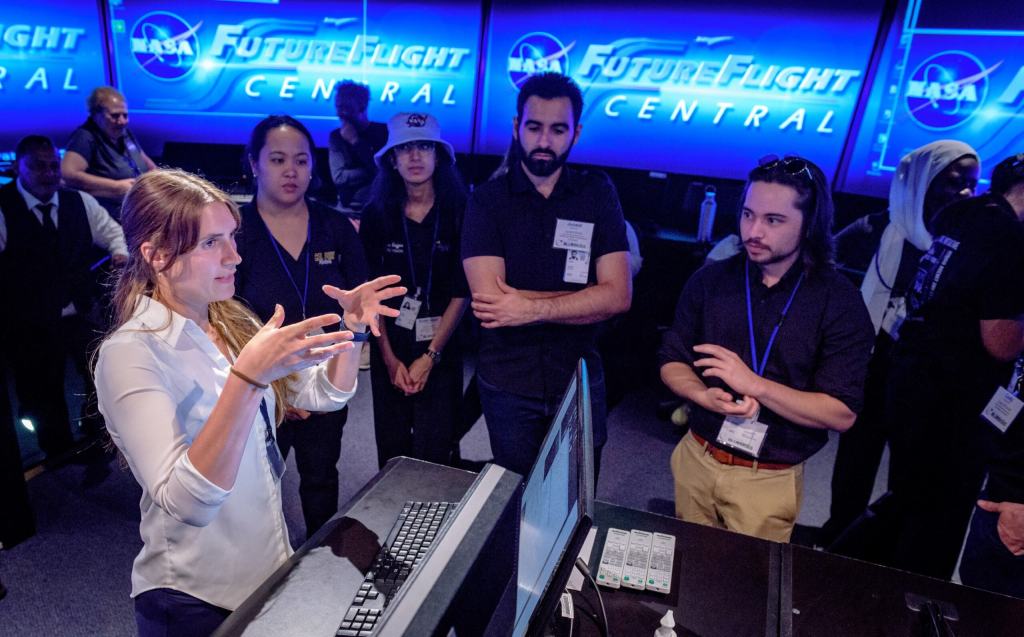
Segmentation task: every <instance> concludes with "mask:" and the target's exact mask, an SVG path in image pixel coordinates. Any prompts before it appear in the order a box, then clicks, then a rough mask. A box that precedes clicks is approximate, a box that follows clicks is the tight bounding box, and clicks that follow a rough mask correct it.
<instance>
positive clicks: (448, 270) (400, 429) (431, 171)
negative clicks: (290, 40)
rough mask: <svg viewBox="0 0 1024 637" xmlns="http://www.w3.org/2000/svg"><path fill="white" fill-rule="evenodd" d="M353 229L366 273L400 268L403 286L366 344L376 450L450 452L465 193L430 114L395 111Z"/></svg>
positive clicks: (456, 400)
mask: <svg viewBox="0 0 1024 637" xmlns="http://www.w3.org/2000/svg"><path fill="white" fill-rule="evenodd" d="M374 158H375V160H376V162H377V165H378V166H379V168H380V170H379V171H378V173H377V177H376V179H375V181H374V184H373V190H372V195H371V198H370V201H369V203H368V204H367V206H366V208H365V210H364V214H363V222H362V226H361V228H360V231H359V234H360V238H361V239H362V241H363V247H364V250H365V252H366V257H367V261H368V264H369V268H370V276H371V277H373V276H376V273H377V272H388V273H394V274H399V275H400V276H401V277H402V280H403V281H404V282H405V283H406V285H407V287H408V289H409V291H408V293H407V294H406V296H405V298H403V299H393V300H392V302H391V303H392V307H394V308H396V309H399V310H400V312H401V313H400V315H399V316H398V318H395V319H387V320H385V321H382V322H381V334H380V337H379V338H378V339H376V340H374V341H373V344H372V349H371V365H370V381H371V383H372V385H373V416H374V428H375V430H376V437H377V457H378V460H379V462H380V464H381V465H382V466H383V464H384V463H385V462H387V460H388V459H389V458H393V457H395V456H399V455H405V456H411V457H414V458H420V459H423V460H428V461H431V462H437V463H448V462H449V461H450V458H451V450H452V438H453V431H454V429H455V426H456V423H457V422H460V420H461V410H462V353H461V352H460V351H459V348H458V346H457V343H454V342H452V334H453V333H454V331H455V328H456V327H457V326H458V324H459V321H460V319H461V318H462V314H463V312H464V311H465V309H466V304H467V297H468V296H469V286H468V284H467V283H466V278H465V274H464V273H463V271H462V260H461V258H460V253H459V243H460V241H459V232H460V229H461V226H462V214H463V211H464V210H465V205H466V195H465V190H464V189H463V186H462V181H461V179H460V178H459V174H458V172H457V170H456V168H455V153H454V150H453V149H452V146H451V144H449V143H448V142H446V141H444V140H443V139H442V138H441V127H440V125H439V124H438V122H437V119H435V118H434V117H433V116H432V115H426V114H421V113H399V114H398V115H395V116H394V117H392V118H391V120H390V121H389V122H388V143H387V145H385V146H384V147H383V148H382V149H381V150H380V152H378V153H377V154H376V155H375V157H374Z"/></svg>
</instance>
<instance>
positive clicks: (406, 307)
mask: <svg viewBox="0 0 1024 637" xmlns="http://www.w3.org/2000/svg"><path fill="white" fill-rule="evenodd" d="M421 305H423V301H419V300H417V299H414V298H412V297H411V296H407V297H405V298H404V299H402V307H401V309H400V310H399V314H398V318H396V319H395V325H397V326H398V327H402V328H405V329H407V330H411V329H412V328H414V327H416V317H417V316H419V314H420V306H421Z"/></svg>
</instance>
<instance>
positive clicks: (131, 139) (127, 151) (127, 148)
mask: <svg viewBox="0 0 1024 637" xmlns="http://www.w3.org/2000/svg"><path fill="white" fill-rule="evenodd" d="M132 146H134V147H136V148H138V147H139V145H138V143H136V141H135V136H134V135H131V133H129V132H128V131H125V132H124V153H123V155H124V158H125V159H127V160H128V163H129V164H131V168H132V172H134V173H135V176H136V177H138V176H139V175H141V174H142V171H141V170H139V165H138V164H137V163H136V162H135V158H134V157H132Z"/></svg>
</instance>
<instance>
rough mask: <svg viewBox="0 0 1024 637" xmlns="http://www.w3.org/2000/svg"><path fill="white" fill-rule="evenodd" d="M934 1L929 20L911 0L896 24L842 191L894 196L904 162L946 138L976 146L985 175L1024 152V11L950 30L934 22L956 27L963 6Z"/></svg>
mask: <svg viewBox="0 0 1024 637" xmlns="http://www.w3.org/2000/svg"><path fill="white" fill-rule="evenodd" d="M928 4H929V5H930V6H929V7H928V8H929V9H930V18H931V22H930V23H925V24H922V22H921V17H920V16H921V15H922V8H923V7H922V2H921V0H911V1H910V2H909V3H908V6H907V8H906V10H905V11H902V12H901V13H900V14H899V16H898V18H897V20H896V21H895V22H894V24H893V28H892V30H891V32H890V34H889V36H888V39H887V41H886V48H885V51H884V52H883V56H882V58H881V63H880V66H879V72H878V76H877V80H876V82H875V84H874V86H872V88H871V93H870V96H869V98H868V102H867V105H866V107H865V111H864V117H863V119H862V122H861V124H860V128H859V130H858V132H857V134H856V137H855V143H854V146H853V151H852V154H851V160H850V163H849V168H848V170H847V171H846V176H845V181H844V183H843V184H842V188H843V189H844V190H847V191H850V192H857V193H862V194H868V195H876V196H880V197H886V196H888V194H889V183H890V182H891V181H892V176H893V173H894V171H895V168H896V166H897V165H898V164H899V161H900V158H901V157H902V156H903V155H905V154H906V153H908V152H910V151H911V150H913V149H915V148H917V147H919V146H922V145H924V144H927V143H929V142H932V141H936V140H940V139H957V140H961V141H964V142H967V143H969V144H971V145H972V146H974V148H975V149H976V150H977V151H978V152H979V154H980V155H981V160H982V171H983V175H985V176H987V175H988V174H989V172H991V169H992V167H994V166H995V164H996V163H997V162H998V161H999V160H1000V159H1002V158H1004V157H1006V156H1008V155H1011V154H1013V153H1018V152H1022V151H1024V14H1021V13H1020V12H1017V13H1016V14H1005V15H1004V14H1000V13H998V12H993V13H992V14H991V16H990V18H989V22H991V23H992V26H993V27H999V28H992V29H984V28H971V29H961V28H951V27H949V26H947V25H936V24H934V22H935V21H936V20H937V18H939V17H941V16H942V15H946V16H947V20H948V22H949V23H950V24H954V25H955V24H956V23H957V22H958V21H959V17H960V15H961V12H962V9H963V5H962V4H958V3H947V4H948V10H944V7H942V6H941V3H939V2H929V3H928ZM937 5H938V6H937ZM975 19H976V20H977V16H975ZM997 21H998V22H997Z"/></svg>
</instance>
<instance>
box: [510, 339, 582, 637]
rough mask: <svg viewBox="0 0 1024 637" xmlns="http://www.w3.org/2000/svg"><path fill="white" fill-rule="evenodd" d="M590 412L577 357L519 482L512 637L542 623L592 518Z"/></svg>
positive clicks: (536, 628) (534, 629) (562, 586)
mask: <svg viewBox="0 0 1024 637" xmlns="http://www.w3.org/2000/svg"><path fill="white" fill-rule="evenodd" d="M591 418H592V416H591V407H590V386H589V384H588V382H587V366H586V363H585V362H584V361H583V360H582V359H581V360H580V361H579V363H578V364H577V366H576V373H575V375H574V376H573V379H572V382H571V383H570V384H569V388H568V389H567V390H566V392H565V396H564V397H563V398H562V403H561V405H560V407H559V409H558V413H557V414H556V416H555V419H554V420H553V421H552V423H551V427H550V429H548V434H547V436H546V437H545V438H544V443H543V445H542V446H541V448H540V453H539V454H538V456H537V460H536V461H535V462H534V464H533V468H532V469H531V470H530V475H529V476H527V479H526V485H525V487H524V488H523V496H522V502H521V504H520V507H519V510H520V520H519V559H518V568H517V571H516V592H515V615H514V617H515V619H514V623H513V627H512V636H513V637H522V636H524V635H535V634H538V633H539V632H540V631H541V630H542V629H543V627H544V625H545V624H546V623H547V621H548V619H549V618H550V616H551V614H552V612H553V611H554V609H555V606H556V604H557V602H558V598H559V597H560V596H561V594H562V591H563V590H564V589H565V585H566V582H568V580H569V575H570V574H571V573H572V569H573V565H574V564H575V562H576V556H577V555H579V552H580V548H581V547H582V546H583V541H584V539H585V538H586V535H587V531H588V530H589V529H590V527H591V525H592V523H593V519H594V518H593V510H594V456H593V453H594V441H593V436H594V434H593V422H592V419H591Z"/></svg>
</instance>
